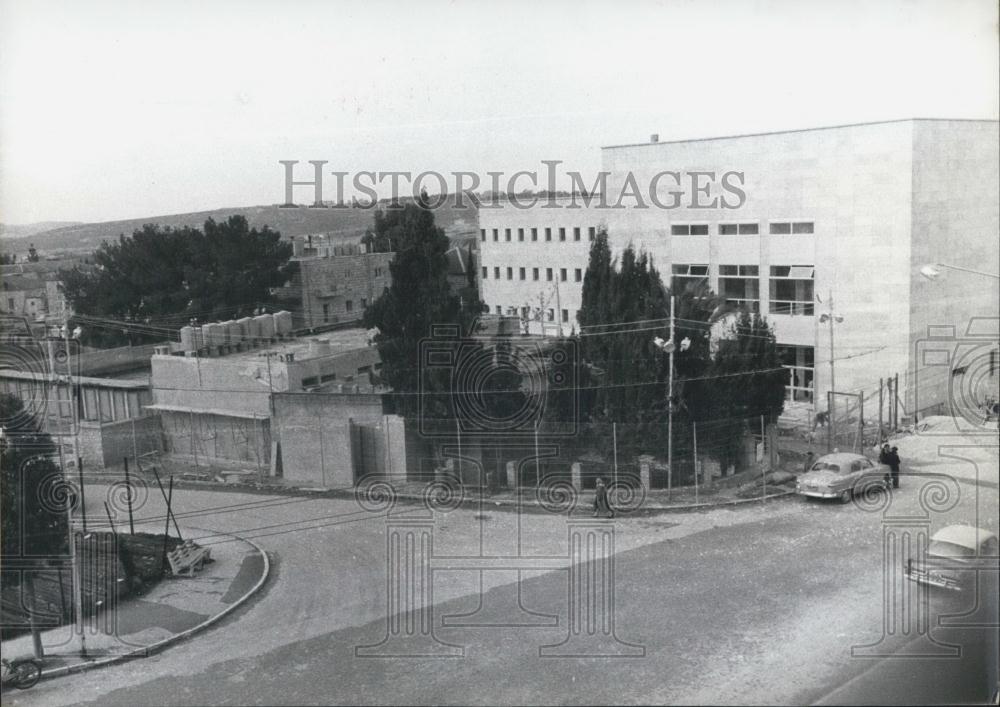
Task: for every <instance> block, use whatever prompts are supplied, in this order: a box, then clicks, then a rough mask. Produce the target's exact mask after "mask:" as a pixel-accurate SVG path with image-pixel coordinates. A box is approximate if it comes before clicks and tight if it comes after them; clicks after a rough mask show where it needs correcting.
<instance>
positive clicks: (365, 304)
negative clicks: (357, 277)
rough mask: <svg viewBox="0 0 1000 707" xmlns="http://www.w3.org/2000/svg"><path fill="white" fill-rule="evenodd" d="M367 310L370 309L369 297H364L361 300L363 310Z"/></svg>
mask: <svg viewBox="0 0 1000 707" xmlns="http://www.w3.org/2000/svg"><path fill="white" fill-rule="evenodd" d="M367 308H368V298H367V297H362V298H361V309H367Z"/></svg>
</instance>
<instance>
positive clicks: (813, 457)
mask: <svg viewBox="0 0 1000 707" xmlns="http://www.w3.org/2000/svg"><path fill="white" fill-rule="evenodd" d="M814 461H816V455H814V454H813V453H812V450H810V451H808V452H806V460H805V463H803V465H802V473H803V474H804V473H806V472H807V471H809V470H810V469H811V468H812V465H813V462H814Z"/></svg>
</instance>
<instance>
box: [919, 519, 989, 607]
mask: <svg viewBox="0 0 1000 707" xmlns="http://www.w3.org/2000/svg"><path fill="white" fill-rule="evenodd" d="M979 571H985V572H987V573H990V574H995V573H996V572H997V536H996V535H995V534H993V533H991V532H990V531H988V530H983V529H982V528H976V527H973V526H971V525H949V526H948V527H947V528H942V529H941V530H939V531H937V532H936V533H934V535H932V536H931V542H930V544H929V545H928V546H927V556H926V558H916V559H914V558H912V557H910V558H908V559H907V560H906V567H905V568H904V573H905V575H906V578H907V579H908V580H910V581H911V582H917V583H919V584H928V585H930V586H933V587H941V588H943V589H950V590H952V591H966V590H968V589H970V588H973V587H975V586H976V585H975V582H976V581H977V579H976V575H977V574H978V572H979Z"/></svg>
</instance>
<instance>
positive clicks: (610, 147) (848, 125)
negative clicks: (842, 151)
mask: <svg viewBox="0 0 1000 707" xmlns="http://www.w3.org/2000/svg"><path fill="white" fill-rule="evenodd" d="M917 121H940V122H945V123H998V121H996V120H993V119H991V118H896V119H894V120H871V121H867V122H863V123H845V124H843V125H821V126H818V127H813V128H793V129H790V130H771V131H768V132H763V133H741V134H736V135H715V136H712V137H695V138H685V139H682V140H658V141H656V142H632V143H625V144H622V145H605V146H603V147H601V149H602V150H615V149H619V148H622V147H653V146H655V145H672V144H676V143H681V142H709V141H711V140H735V139H737V138H744V137H763V136H765V135H787V134H789V133H808V132H815V131H817V130H840V129H842V128H859V127H862V126H865V125H886V124H889V123H913V122H917Z"/></svg>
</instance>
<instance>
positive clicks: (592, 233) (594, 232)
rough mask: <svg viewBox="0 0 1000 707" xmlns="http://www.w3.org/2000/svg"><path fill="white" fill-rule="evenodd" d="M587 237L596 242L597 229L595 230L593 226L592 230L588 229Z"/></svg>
mask: <svg viewBox="0 0 1000 707" xmlns="http://www.w3.org/2000/svg"><path fill="white" fill-rule="evenodd" d="M587 236H588V237H589V238H590V240H594V239H595V238H597V229H596V228H594V227H593V226H591V227H590V228H588V229H587Z"/></svg>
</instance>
